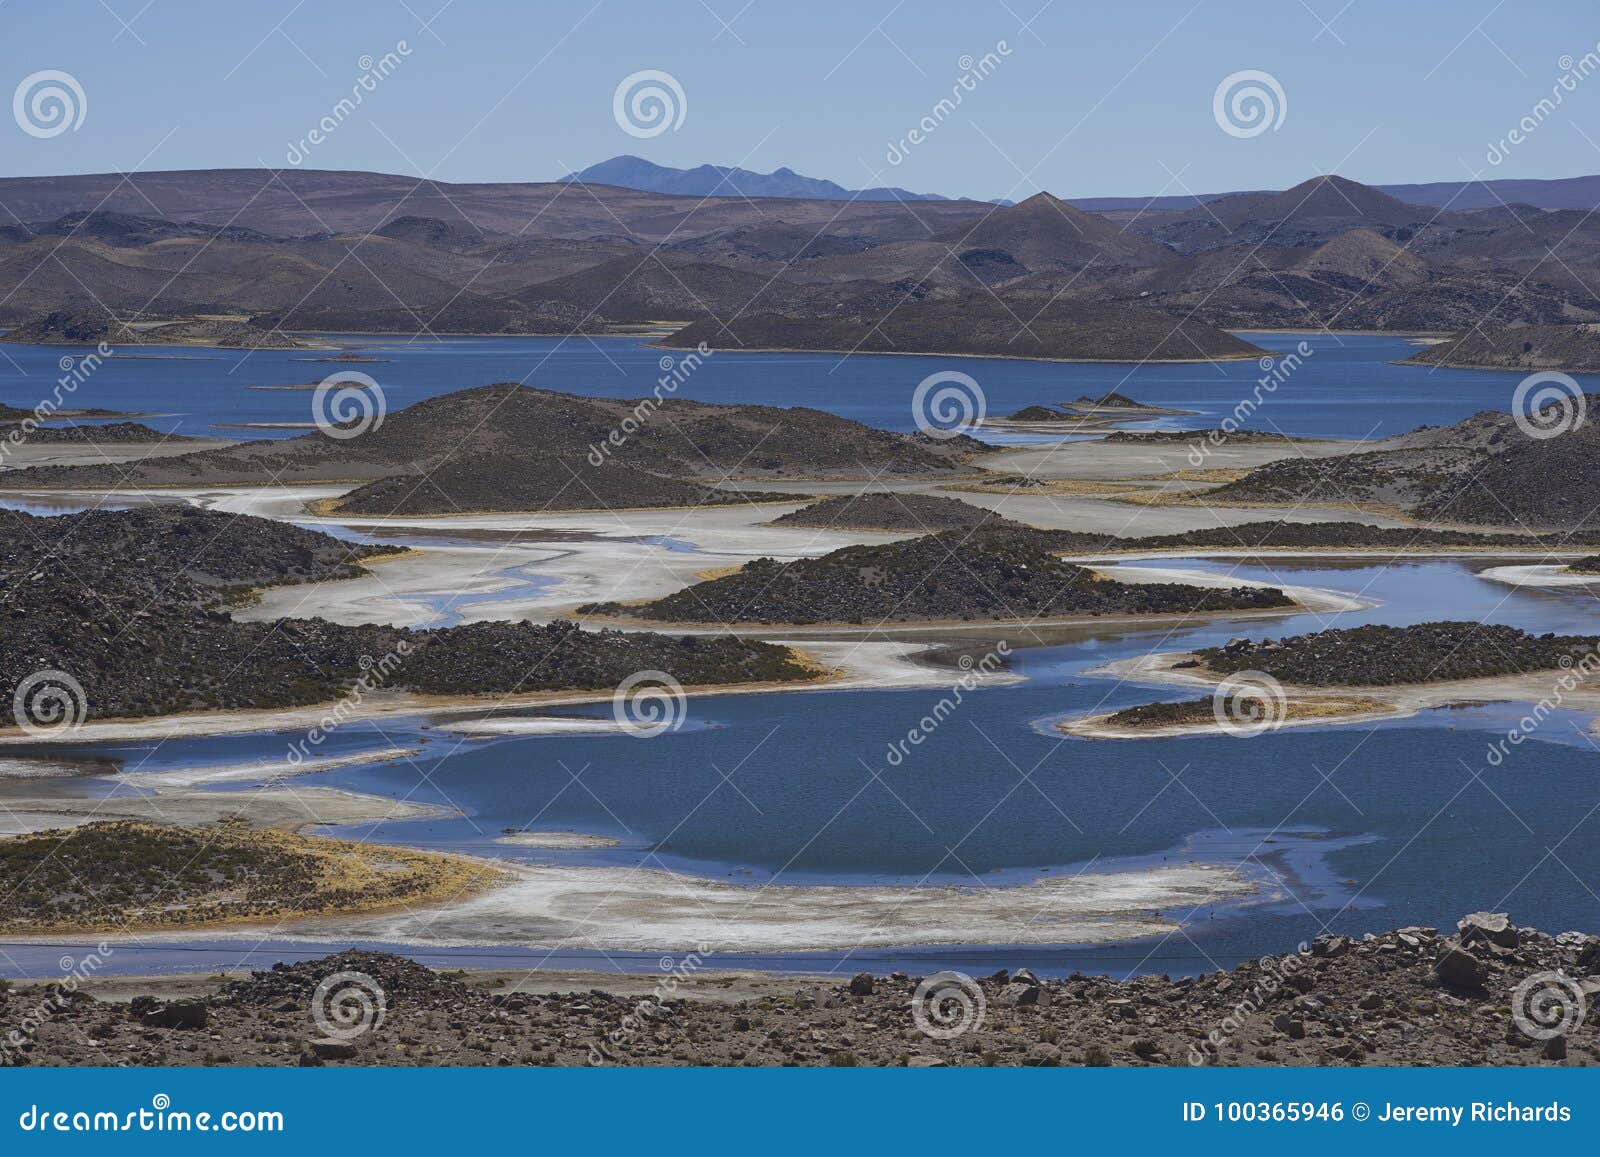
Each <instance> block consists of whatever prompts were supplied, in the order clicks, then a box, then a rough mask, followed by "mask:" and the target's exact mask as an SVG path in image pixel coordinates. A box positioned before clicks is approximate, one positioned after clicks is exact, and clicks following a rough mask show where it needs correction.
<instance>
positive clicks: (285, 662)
mask: <svg viewBox="0 0 1600 1157" xmlns="http://www.w3.org/2000/svg"><path fill="white" fill-rule="evenodd" d="M6 525H7V529H8V530H10V531H11V532H12V533H9V534H6V535H4V536H0V541H3V543H4V550H5V554H4V556H3V561H0V613H3V614H4V616H5V619H6V629H5V630H4V631H3V632H0V697H3V699H4V701H5V702H7V703H10V702H11V701H12V697H13V694H14V693H15V691H16V690H17V689H18V688H19V687H20V686H21V685H22V684H23V683H24V682H25V681H26V680H28V679H29V678H30V677H33V676H35V675H37V674H38V673H39V672H43V671H62V672H66V673H67V674H68V675H70V676H71V677H72V678H73V679H75V680H76V681H77V683H78V684H79V685H80V686H81V687H82V689H83V696H84V702H83V704H82V709H83V715H84V717H86V718H90V719H104V718H115V717H130V716H131V717H137V716H148V715H163V714H169V713H172V712H181V711H197V710H207V709H215V708H248V709H264V708H277V707H290V706H297V705H303V704H310V703H321V702H327V701H330V700H333V699H335V698H337V697H338V696H339V695H341V694H343V693H344V692H345V691H346V690H348V689H349V688H350V687H351V686H353V685H355V683H356V681H357V680H358V679H361V678H362V677H363V676H368V675H369V672H371V671H372V670H373V669H374V666H375V664H378V665H379V667H378V669H379V670H380V671H381V672H382V678H381V679H379V680H378V686H379V687H381V688H384V689H389V690H407V689H409V690H414V691H418V692H424V693H429V694H438V695H471V694H479V693H499V694H509V693H515V692H529V691H536V690H554V689H596V690H598V689H605V688H611V687H615V686H616V685H617V684H618V683H620V682H621V681H622V680H623V679H624V678H626V677H627V676H628V675H630V674H632V673H634V672H636V671H642V670H659V671H666V672H668V673H670V674H672V675H673V676H674V677H676V678H677V679H678V680H679V681H680V682H681V683H683V684H685V685H690V684H707V683H730V682H745V681H750V680H769V679H770V680H792V679H804V678H809V677H811V676H812V674H813V672H812V671H811V670H810V669H809V668H806V667H802V666H801V665H800V664H798V663H796V662H795V661H794V660H793V658H792V656H791V655H790V652H789V651H788V650H787V649H786V648H783V647H777V646H772V645H769V644H765V643H746V642H743V641H741V640H737V639H731V638H718V639H696V638H687V639H676V638H670V637H667V636H663V635H656V634H648V633H622V632H614V631H613V632H606V631H601V632H589V631H581V630H579V629H578V628H577V626H576V625H575V624H572V623H565V622H560V623H553V624H549V625H546V626H533V625H532V624H529V623H480V624H474V625H471V626H462V627H452V628H446V629H441V630H431V631H409V630H396V629H393V628H388V627H347V626H341V625H338V624H334V623H329V622H325V621H323V620H321V619H279V620H277V621H276V622H252V623H240V622H234V621H233V620H232V619H231V618H229V617H228V614H227V613H226V611H227V606H228V604H229V602H230V601H233V600H237V599H238V598H239V597H241V596H242V595H243V594H244V593H245V592H246V589H247V588H248V587H251V586H256V585H261V584H263V583H276V582H293V581H306V580H324V579H331V578H340V577H344V576H346V575H348V574H351V573H354V572H355V569H356V562H357V560H360V559H363V558H370V557H373V556H375V555H376V554H380V553H384V551H383V550H382V549H381V548H379V549H374V548H370V547H361V546H353V545H351V544H349V543H343V542H339V541H338V540H336V539H333V538H331V537H329V536H326V535H322V534H318V533H316V532H313V531H305V530H300V529H297V528H295V527H293V526H289V525H287V524H284V523H280V522H273V521H268V520H266V519H259V518H251V517H248V516H237V517H236V516H232V515H222V514H215V513H209V512H205V511H197V510H187V509H174V508H167V507H156V508H141V509H137V510H130V511H103V512H95V513H92V514H83V515H66V516H61V517H58V518H43V519H39V518H31V517H30V516H28V515H23V514H15V513H13V514H10V515H9V519H8V522H7V524H6ZM386 657H388V659H387V662H385V659H386ZM372 689H373V688H371V687H369V690H372ZM10 722H11V718H10V716H6V717H5V723H6V724H10Z"/></svg>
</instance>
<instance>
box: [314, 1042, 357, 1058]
mask: <svg viewBox="0 0 1600 1157" xmlns="http://www.w3.org/2000/svg"><path fill="white" fill-rule="evenodd" d="M306 1047H307V1048H309V1049H310V1050H311V1054H312V1055H313V1056H315V1057H316V1058H317V1059H318V1060H323V1061H348V1060H353V1059H355V1055H356V1042H355V1041H352V1040H342V1039H340V1038H338V1037H321V1038H318V1039H317V1040H313V1041H308V1042H306Z"/></svg>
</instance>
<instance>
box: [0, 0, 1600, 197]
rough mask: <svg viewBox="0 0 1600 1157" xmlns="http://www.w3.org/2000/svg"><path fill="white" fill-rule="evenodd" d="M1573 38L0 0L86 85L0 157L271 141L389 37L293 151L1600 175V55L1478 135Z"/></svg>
mask: <svg viewBox="0 0 1600 1157" xmlns="http://www.w3.org/2000/svg"><path fill="white" fill-rule="evenodd" d="M402 41H403V42H405V45H406V48H407V52H406V54H404V55H403V58H402V56H401V54H399V53H398V48H397V46H398V45H399V44H400V43H401V42H402ZM1597 41H1600V8H1597V6H1596V5H1595V4H1594V3H1593V2H1592V0H1590V2H1587V3H1581V2H1576V0H1572V2H1568V0H1518V2H1502V3H1498V4H1497V3H1496V2H1495V0H1458V2H1455V3H1445V2H1442V0H1440V2H1411V3H1395V2H1389V3H1383V2H1380V0H1350V2H1348V3H1347V2H1346V0H1274V2H1270V3H1269V2H1264V0H1263V2H1257V0H1241V2H1233V3H1230V2H1226V0H1177V2H1174V3H1169V2H1167V0H1144V2H1141V3H1123V4H1106V3H1103V2H1101V3H1093V4H1084V3H1069V2H1068V0H1054V2H1053V3H1045V0H960V2H945V0H925V2H917V0H903V2H902V3H899V4H897V3H896V2H895V0H849V2H841V0H808V2H807V3H804V4H797V3H792V2H783V3H780V2H778V0H749V2H748V3H747V0H671V2H657V3H644V2H641V0H598V2H596V0H574V2H568V0H546V2H539V3H523V4H516V3H508V2H502V0H453V2H450V3H446V2H445V0H404V2H402V0H345V2H335V0H306V2H303V3H301V4H299V5H298V6H297V5H296V4H295V3H294V0H237V2H232V3H220V2H216V0H213V2H209V3H199V2H194V0H0V91H3V92H14V90H15V89H16V87H17V86H18V85H19V84H20V83H21V82H22V81H23V80H24V78H26V77H29V76H31V75H33V74H35V73H37V72H39V71H41V70H46V69H54V70H60V71H64V72H66V73H69V74H70V75H71V76H72V77H73V78H74V79H75V80H76V81H77V83H78V85H79V86H80V87H81V89H82V92H83V94H84V100H85V104H86V111H85V115H84V117H83V120H82V123H81V125H79V126H78V127H77V128H75V129H69V130H67V131H63V132H61V133H59V134H57V135H53V136H48V137H44V138H36V137H34V136H30V135H28V134H27V133H25V132H23V131H22V129H21V128H20V127H16V126H14V125H13V124H12V123H11V122H10V121H9V120H7V119H5V118H3V117H0V175H6V176H18V175H40V174H49V173H64V172H100V171H108V170H128V169H133V168H140V169H145V170H151V169H179V168H210V167H217V168H221V167H248V166H256V165H259V164H269V165H285V164H286V163H287V161H286V158H287V156H288V154H289V152H290V144H291V143H292V142H303V141H304V140H305V139H306V136H307V134H308V132H309V131H310V130H311V129H312V128H313V127H315V126H316V125H317V124H318V122H319V121H321V120H322V119H323V118H324V117H328V116H330V115H333V110H334V108H335V105H336V104H337V102H338V101H339V100H340V99H341V98H342V97H347V96H349V95H350V93H351V92H352V90H353V88H355V87H356V85H357V81H358V78H359V77H360V76H361V75H362V71H363V69H362V63H363V61H362V58H363V57H364V56H366V57H371V58H374V59H380V58H382V57H383V56H384V54H386V53H395V54H396V58H397V59H398V60H399V63H398V66H397V67H395V68H394V69H393V71H392V73H391V74H390V75H388V76H386V77H384V78H383V79H382V80H380V81H377V82H375V83H374V84H373V86H372V87H371V89H370V91H367V92H364V93H363V98H362V101H361V104H360V106H359V107H358V108H356V109H355V110H354V111H353V112H349V113H348V114H347V115H341V116H338V117H337V118H336V120H337V123H336V127H335V128H334V129H333V131H331V132H329V133H328V134H327V135H326V138H325V139H324V140H322V141H321V142H320V143H317V144H314V145H313V146H312V147H311V148H310V149H308V150H304V151H303V155H304V157H305V159H304V160H303V161H302V162H301V167H306V168H336V169H370V170H380V171H385V172H397V173H405V174H412V175H428V176H432V177H435V178H438V179H440V180H451V181H517V180H538V179H545V178H550V177H554V176H557V175H559V174H561V173H563V172H565V171H567V170H569V169H572V168H578V167H582V166H583V165H586V164H589V163H592V162H594V161H597V160H600V159H603V158H605V157H609V156H612V155H614V154H617V153H622V152H632V153H637V154H639V155H641V156H644V157H647V158H649V159H651V160H653V161H657V162H659V163H662V164H669V165H689V164H697V163H701V162H705V161H710V162H715V163H719V164H743V165H745V166H746V167H749V168H755V169H759V170H762V171H765V170H768V169H771V168H774V167H776V166H778V165H789V166H791V167H793V168H794V169H796V170H798V171H800V172H802V173H806V174H808V175H813V176H823V177H830V178H832V179H834V180H837V181H839V182H840V183H842V184H845V185H848V186H851V187H855V186H859V185H862V184H866V183H870V182H872V181H874V180H876V181H879V182H882V183H891V184H897V185H901V186H904V187H907V188H911V189H916V190H925V191H936V192H942V193H947V194H951V195H966V196H977V197H1000V196H1010V197H1020V196H1025V195H1027V194H1030V193H1032V192H1035V191H1037V190H1038V189H1041V188H1043V189H1048V190H1050V191H1051V192H1054V193H1058V194H1060V195H1063V196H1094V195H1137V194H1148V193H1155V192H1162V191H1165V192H1169V193H1178V192H1184V191H1194V192H1216V191H1223V190H1227V189H1239V188H1264V187H1265V188H1271V187H1284V186H1287V185H1290V184H1293V183H1295V182H1296V181H1299V180H1302V179H1304V178H1306V177H1308V176H1311V175H1313V174H1315V173H1318V172H1330V171H1332V172H1340V173H1343V174H1344V175H1346V176H1349V177H1353V178H1355V179H1357V180H1363V181H1369V182H1401V181H1423V180H1461V179H1466V178H1469V177H1470V176H1472V175H1473V174H1475V173H1476V174H1479V175H1483V176H1495V177H1558V176H1573V175H1577V174H1582V173H1594V172H1600V116H1597V115H1596V114H1597V113H1600V74H1597V75H1594V76H1591V77H1589V78H1587V79H1585V80H1581V81H1578V82H1576V83H1575V84H1574V85H1573V87H1572V91H1570V92H1564V93H1563V100H1562V104H1561V105H1560V107H1559V108H1557V109H1555V111H1554V112H1553V113H1550V114H1548V115H1545V116H1543V117H1541V118H1540V122H1541V123H1539V124H1538V127H1537V129H1536V130H1535V131H1533V132H1532V133H1529V134H1528V135H1527V139H1526V140H1524V141H1523V142H1522V143H1520V144H1517V145H1515V146H1513V147H1512V148H1510V149H1509V150H1507V155H1506V156H1505V158H1504V159H1503V160H1502V161H1501V162H1500V163H1499V164H1494V165H1491V164H1490V163H1489V161H1488V160H1487V159H1486V156H1487V154H1488V152H1489V146H1490V143H1491V142H1497V141H1502V140H1503V139H1504V138H1505V136H1506V134H1507V133H1508V131H1509V130H1511V129H1512V128H1513V127H1515V126H1516V125H1517V124H1518V122H1519V121H1521V120H1522V119H1523V118H1524V117H1526V116H1529V115H1530V114H1531V112H1532V110H1533V108H1534V106H1535V105H1536V104H1537V103H1538V102H1539V100H1540V99H1541V98H1543V97H1547V96H1549V95H1550V93H1551V92H1552V90H1553V89H1554V88H1555V87H1556V85H1557V81H1558V78H1559V77H1560V76H1561V75H1562V73H1563V64H1564V61H1563V57H1567V58H1571V59H1573V60H1580V61H1581V59H1582V58H1583V57H1584V55H1585V54H1586V53H1597V54H1600V49H1597ZM1002 42H1004V45H1005V47H1006V52H1005V53H1003V54H1002V53H1001V52H1000V51H999V46H1000V45H1001V44H1002ZM986 53H993V54H995V59H996V60H998V64H997V65H996V66H995V67H993V68H992V70H991V71H990V73H989V75H987V76H985V77H983V78H982V79H981V80H978V81H976V82H973V83H972V86H971V88H970V90H969V91H965V92H964V93H963V98H962V101H961V104H960V107H959V108H957V109H955V110H954V111H953V112H949V113H948V114H947V115H945V114H935V112H934V110H935V107H936V106H937V105H938V102H939V101H940V100H941V98H945V97H948V96H950V95H951V93H952V91H953V89H954V88H955V87H956V85H957V82H958V78H959V77H960V76H961V75H962V74H963V68H962V58H963V57H970V58H973V59H975V60H976V59H981V58H982V57H983V56H984V55H985V54H986ZM646 69H653V70H659V71H663V72H666V73H669V74H670V75H671V76H672V77H673V78H675V79H676V81H677V82H678V84H679V85H680V86H681V88H682V90H683V93H684V104H685V112H684V117H683V120H682V124H681V125H679V126H678V127H677V128H675V129H670V130H668V131H665V132H663V133H661V134H660V135H657V136H653V137H650V138H648V139H638V138H635V137H633V136H630V135H629V134H628V133H626V132H624V131H623V129H622V128H620V127H619V125H618V123H617V121H616V120H615V119H614V117H613V109H612V103H613V94H614V91H615V89H616V87H617V85H618V83H619V82H620V81H621V80H622V79H623V78H624V77H626V76H628V75H630V74H632V73H635V72H638V71H641V70H646ZM1242 70H1259V71H1262V72H1266V73H1268V74H1270V75H1271V76H1272V77H1273V78H1274V79H1275V80H1276V81H1277V82H1278V84H1279V86H1280V87H1281V89H1282V91H1283V94H1284V103H1285V105H1286V113H1285V115H1284V117H1283V120H1282V123H1281V125H1279V126H1278V127H1276V128H1274V129H1271V130H1268V131H1266V132H1263V133H1261V134H1259V135H1256V136H1251V137H1247V138H1240V137H1236V136H1232V135H1229V134H1228V133H1226V132H1224V131H1223V130H1222V129H1221V128H1220V127H1219V126H1218V123H1217V122H1216V120H1215V119H1214V116H1213V95H1214V93H1215V91H1216V89H1217V86H1218V84H1219V82H1220V81H1222V79H1223V78H1224V77H1226V76H1228V75H1230V74H1232V73H1236V72H1239V71H1242ZM929 116H932V117H934V123H935V124H936V127H935V128H934V130H933V131H931V132H929V133H928V134H927V135H926V137H925V139H924V140H922V141H921V142H920V143H918V144H915V145H914V146H913V147H911V148H910V149H908V150H905V153H906V156H905V159H904V160H903V161H902V162H901V163H899V164H895V165H891V164H889V162H888V161H887V160H886V154H887V153H888V151H889V145H890V143H891V142H894V141H902V140H904V138H905V137H906V134H907V132H908V130H910V129H911V128H913V127H914V126H916V125H917V124H918V122H919V121H921V120H922V119H923V118H924V117H929Z"/></svg>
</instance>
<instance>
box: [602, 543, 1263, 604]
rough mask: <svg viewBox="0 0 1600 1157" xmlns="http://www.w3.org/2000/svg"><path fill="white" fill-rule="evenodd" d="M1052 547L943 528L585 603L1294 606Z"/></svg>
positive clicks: (1255, 591)
mask: <svg viewBox="0 0 1600 1157" xmlns="http://www.w3.org/2000/svg"><path fill="white" fill-rule="evenodd" d="M1052 549H1055V544H1054V543H1053V541H1052V540H1051V538H1050V537H1049V536H1048V535H1047V534H1041V533H1040V532H1037V531H1033V530H1015V529H1007V528H1004V527H1000V528H995V529H982V530H978V531H972V530H947V531H942V532H940V533H938V534H930V535H924V536H922V537H920V538H913V539H906V540H903V541H900V542H892V543H887V544H885V545H882V546H849V547H844V548H843V549H841V550H836V551H833V552H831V553H829V554H825V555H823V556H822V557H821V558H802V559H797V560H794V561H792V562H779V561H777V560H775V559H770V558H759V559H756V560H755V561H754V562H751V563H747V564H746V565H745V566H743V567H741V568H740V569H739V570H738V571H737V572H736V573H734V574H731V575H726V576H724V577H722V578H714V579H708V580H707V581H705V582H701V583H697V584H695V585H694V586H692V587H688V588H686V589H685V590H682V591H674V592H673V593H672V594H670V595H667V596H665V597H664V598H660V599H656V600H654V601H652V602H648V603H644V604H640V605H633V604H621V603H592V604H589V605H588V606H585V607H580V608H579V611H580V613H584V614H592V615H608V616H628V617H634V618H640V619H649V620H653V621H657V622H720V623H728V624H732V623H798V624H811V623H851V624H878V623H885V622H919V621H939V620H951V621H957V620H959V621H985V620H1005V619H1030V618H1041V617H1050V616H1055V617H1069V616H1078V615H1153V614H1179V615H1182V614H1202V613H1207V612H1212V611H1226V610H1265V609H1270V608H1273V607H1288V606H1291V605H1293V604H1292V602H1291V600H1290V599H1289V598H1288V597H1287V596H1286V595H1284V593H1283V592H1282V591H1280V590H1278V589H1276V588H1268V587H1243V586H1241V587H1232V588H1226V589H1219V588H1201V587H1195V586H1187V585H1185V584H1182V583H1123V582H1115V581H1112V580H1109V579H1103V578H1100V577H1099V576H1097V575H1095V574H1094V573H1093V572H1092V571H1090V570H1087V569H1086V568H1084V567H1081V566H1074V565H1072V564H1071V563H1066V562H1063V561H1062V560H1061V559H1059V558H1057V557H1056V556H1055V555H1054V554H1053V553H1051V551H1052Z"/></svg>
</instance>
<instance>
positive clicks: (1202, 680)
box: [1056, 651, 1600, 739]
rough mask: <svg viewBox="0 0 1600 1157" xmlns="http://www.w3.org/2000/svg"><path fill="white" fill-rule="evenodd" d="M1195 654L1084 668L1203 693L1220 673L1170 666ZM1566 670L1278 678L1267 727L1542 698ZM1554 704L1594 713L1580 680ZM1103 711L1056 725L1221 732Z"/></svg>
mask: <svg viewBox="0 0 1600 1157" xmlns="http://www.w3.org/2000/svg"><path fill="white" fill-rule="evenodd" d="M1189 660H1198V656H1196V655H1194V654H1192V653H1189V652H1181V651H1178V652H1173V651H1169V652H1164V653H1159V654H1152V655H1141V656H1137V657H1135V658H1130V659H1119V660H1116V661H1115V662H1112V663H1107V664H1105V665H1104V666H1101V667H1095V668H1093V669H1091V670H1089V671H1085V672H1084V674H1085V675H1088V676H1091V677H1095V678H1104V679H1116V680H1118V681H1121V682H1127V683H1158V684H1167V685H1171V686H1176V687H1184V688H1187V689H1189V690H1191V691H1198V692H1201V693H1205V694H1210V693H1211V692H1212V691H1214V690H1215V689H1216V687H1217V685H1218V683H1219V682H1221V680H1222V678H1223V677H1222V676H1219V675H1216V674H1214V673H1210V672H1207V671H1205V670H1204V668H1197V667H1187V668H1184V669H1182V670H1174V669H1173V666H1174V664H1176V663H1180V662H1187V661H1189ZM1565 674H1566V672H1565V671H1563V670H1562V669H1560V668H1552V669H1551V670H1548V671H1535V672H1530V673H1528V674H1524V675H1496V676H1491V677H1489V678H1485V679H1457V680H1449V681H1440V682H1438V683H1404V684H1399V685H1396V686H1367V685H1362V686H1340V687H1304V686H1300V685H1297V684H1292V683H1289V684H1283V685H1282V686H1283V690H1284V692H1285V694H1286V695H1287V697H1288V703H1289V704H1290V706H1291V713H1290V714H1289V716H1288V717H1287V718H1284V719H1283V720H1282V721H1281V722H1279V723H1277V724H1276V725H1275V726H1274V727H1272V728H1270V730H1278V729H1281V728H1288V727H1318V726H1321V727H1327V726H1333V725H1344V724H1350V723H1362V722H1376V721H1380V720H1387V719H1400V718H1406V717H1409V716H1412V715H1416V714H1418V713H1419V712H1422V711H1427V710H1431V709H1433V708H1437V707H1447V706H1456V705H1462V704H1469V703H1522V702H1528V703H1537V702H1539V701H1540V700H1543V699H1547V698H1550V697H1551V696H1552V695H1553V694H1554V693H1555V691H1556V685H1557V680H1559V679H1561V678H1562V676H1563V675H1565ZM1561 696H1562V702H1561V705H1562V706H1563V707H1564V708H1566V709H1568V710H1574V711H1587V712H1590V713H1600V687H1588V686H1585V685H1583V684H1582V683H1581V682H1580V683H1578V685H1577V686H1576V687H1574V688H1572V689H1566V688H1562V690H1561ZM1352 699H1360V700H1370V701H1374V702H1376V703H1379V704H1381V705H1382V707H1381V708H1379V709H1377V710H1372V711H1351V712H1342V713H1341V712H1336V713H1335V714H1332V715H1323V716H1316V715H1311V714H1307V715H1305V716H1302V717H1296V716H1295V714H1294V713H1293V710H1292V708H1293V705H1295V704H1297V703H1299V704H1308V705H1315V704H1317V703H1319V702H1327V701H1329V700H1352ZM1109 714H1112V713H1107V714H1100V715H1094V716H1086V717H1080V718H1078V719H1070V720H1063V721H1061V722H1060V723H1057V724H1056V728H1057V729H1058V730H1060V731H1062V732H1064V733H1066V734H1069V735H1075V736H1079V737H1081V738H1086V739H1146V738H1172V737H1178V736H1186V735H1224V734H1228V732H1227V731H1226V730H1225V729H1224V728H1223V727H1222V726H1221V725H1220V724H1218V723H1216V722H1211V721H1207V722H1202V723H1194V724H1176V725H1173V726H1171V727H1162V728H1145V727H1140V728H1128V727H1114V726H1110V725H1108V724H1107V723H1106V722H1105V720H1106V719H1107V718H1108V715H1109Z"/></svg>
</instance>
